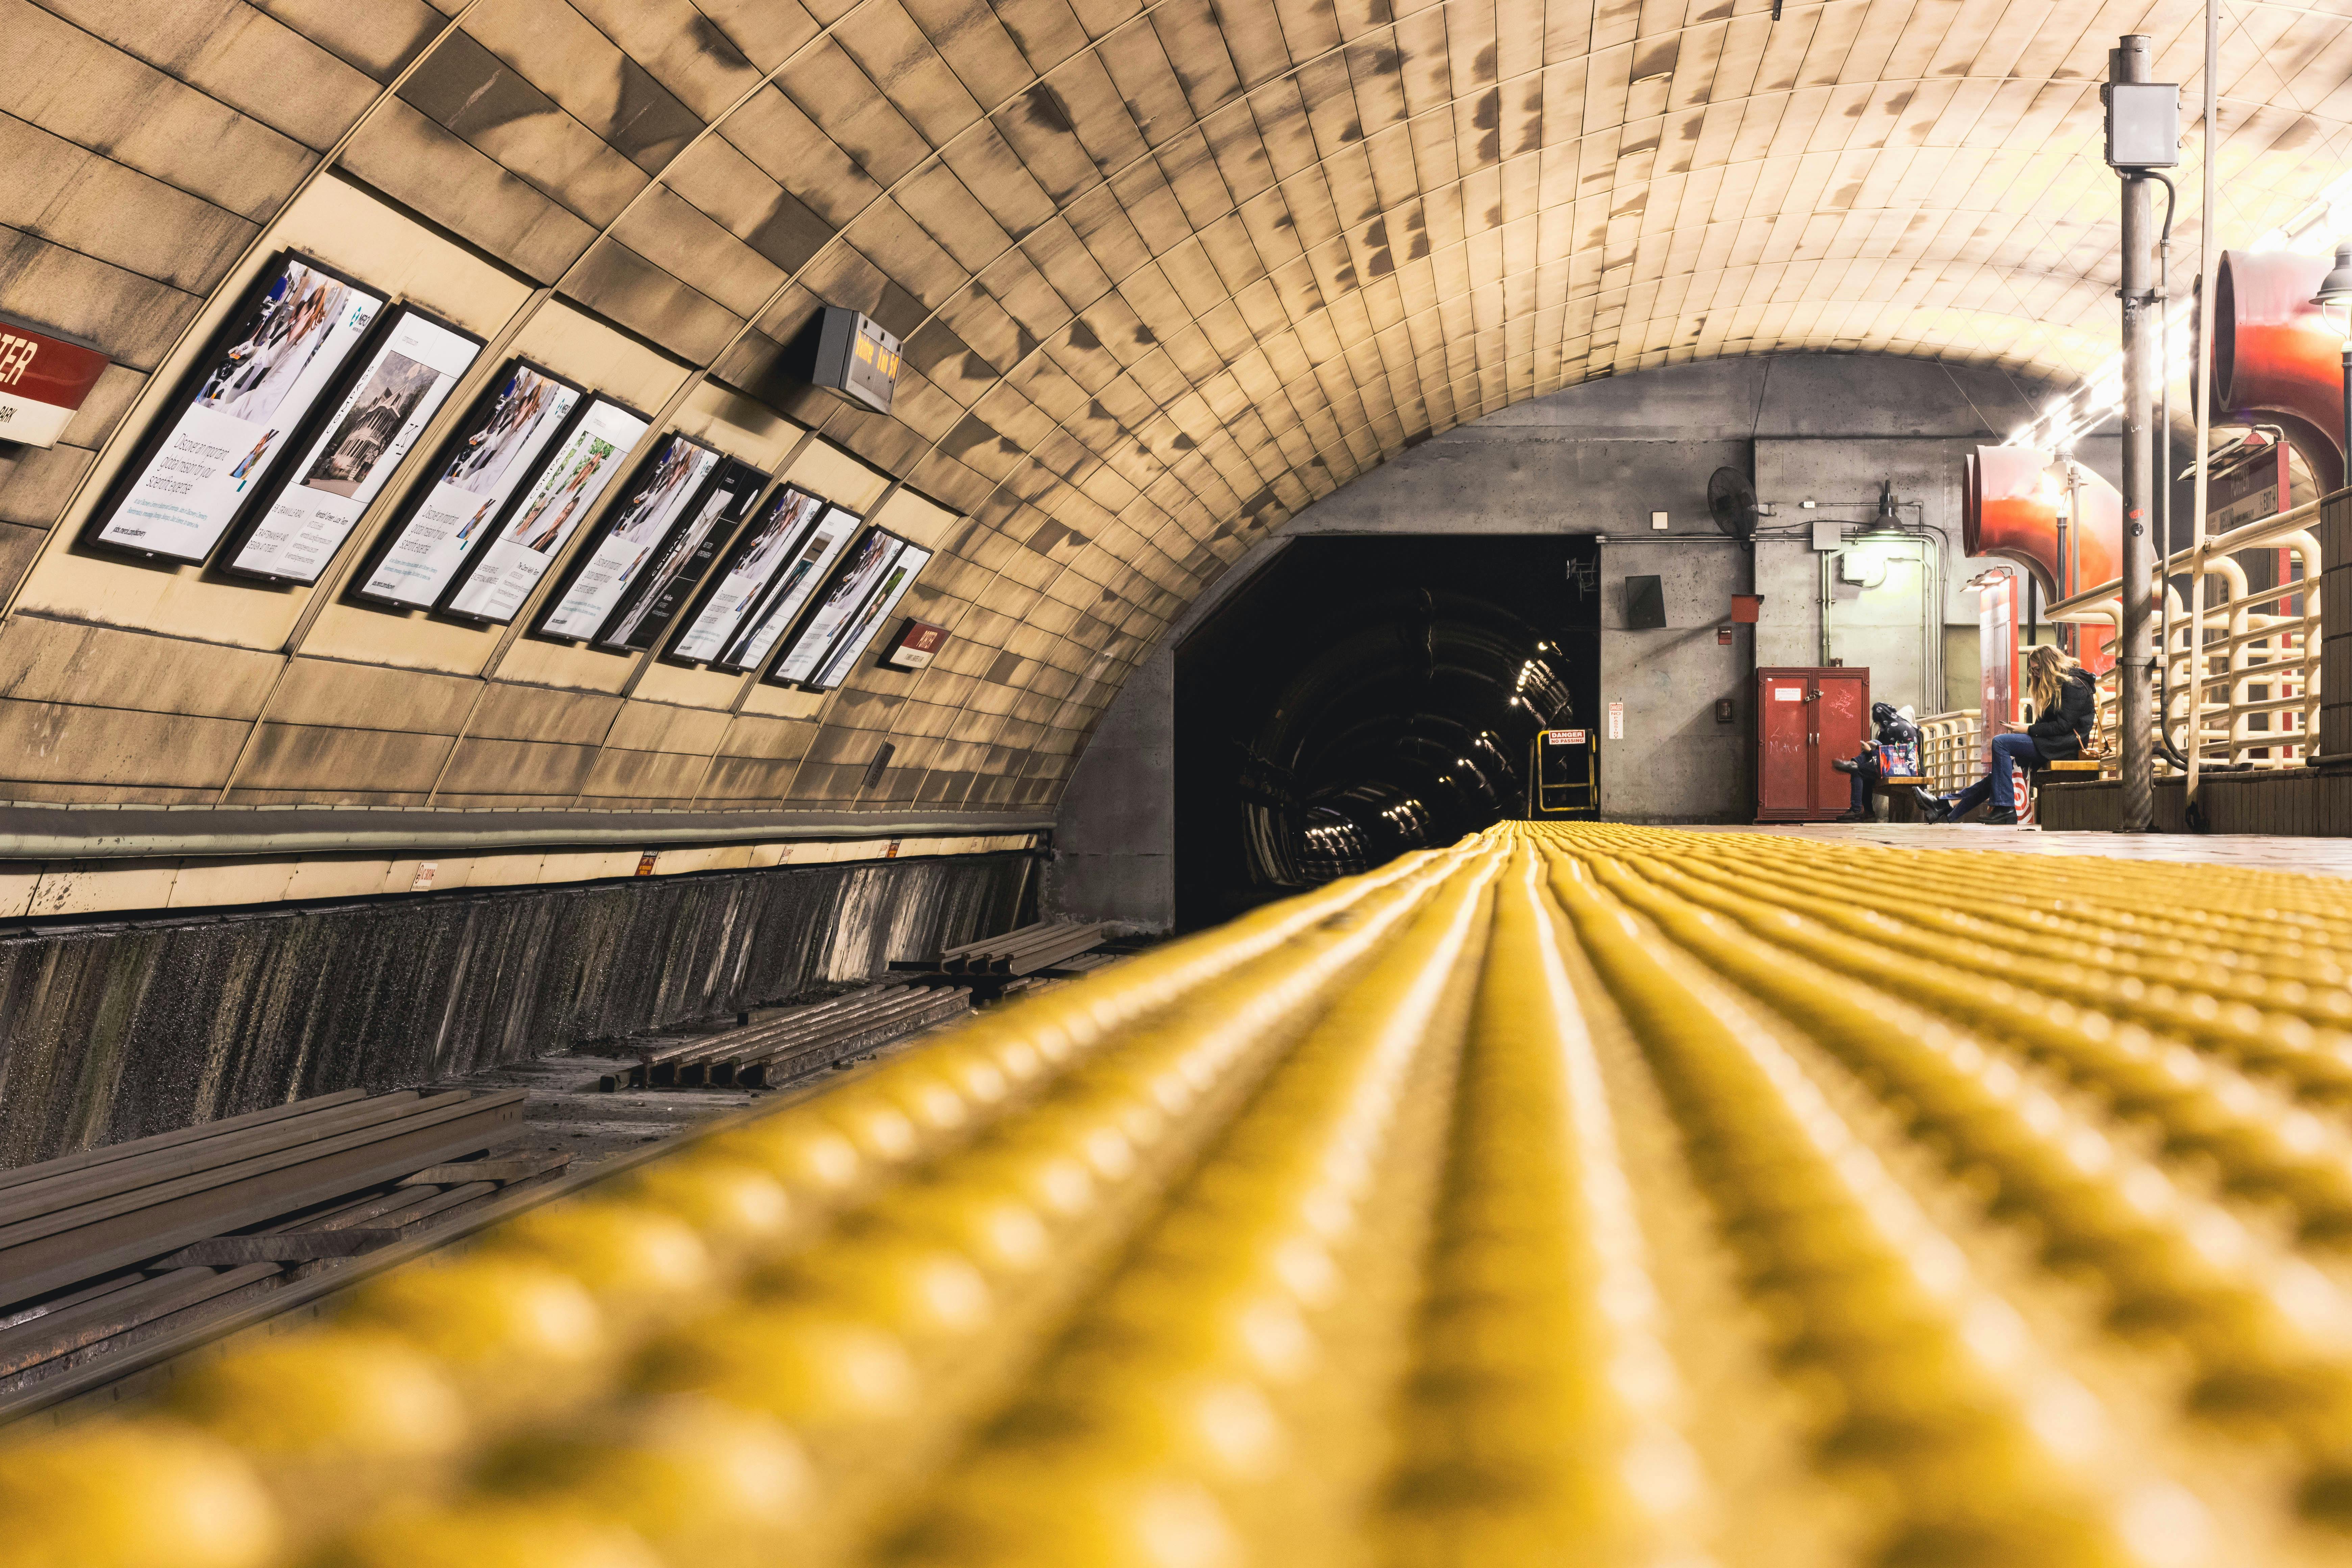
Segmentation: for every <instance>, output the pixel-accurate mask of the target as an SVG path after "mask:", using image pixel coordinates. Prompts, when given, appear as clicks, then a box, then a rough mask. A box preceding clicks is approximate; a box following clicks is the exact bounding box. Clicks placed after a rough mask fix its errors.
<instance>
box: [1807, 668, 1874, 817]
mask: <svg viewBox="0 0 2352 1568" xmlns="http://www.w3.org/2000/svg"><path fill="white" fill-rule="evenodd" d="M1813 694H1814V695H1813V703H1812V708H1813V747H1812V752H1813V759H1812V761H1813V769H1812V772H1813V808H1814V810H1816V811H1819V812H1821V813H1822V814H1824V815H1826V816H1837V815H1838V814H1839V813H1841V812H1843V811H1844V810H1845V809H1846V808H1847V807H1848V806H1850V805H1853V784H1850V783H1849V782H1847V778H1846V775H1845V774H1843V773H1840V772H1838V771H1837V769H1836V768H1835V767H1834V766H1833V765H1832V764H1833V763H1835V762H1836V760H1837V759H1838V758H1840V757H1850V756H1852V755H1853V754H1854V753H1855V752H1859V751H1860V750H1862V740H1863V731H1864V726H1865V725H1866V724H1867V723H1868V721H1869V719H1870V671H1868V670H1866V669H1822V670H1815V671H1814V672H1813Z"/></svg>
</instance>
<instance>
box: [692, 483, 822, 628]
mask: <svg viewBox="0 0 2352 1568" xmlns="http://www.w3.org/2000/svg"><path fill="white" fill-rule="evenodd" d="M822 510H824V500H821V499H820V498H818V497H816V496H813V495H811V494H809V493H808V491H806V490H804V489H800V488H798V487H797V486H793V485H782V486H780V487H778V488H777V489H776V492H775V493H774V494H773V495H771V496H770V497H769V498H768V504H767V505H765V506H763V507H761V509H760V515H759V518H758V520H757V521H754V522H753V523H752V524H751V527H749V528H747V529H745V530H744V531H743V533H742V536H741V537H740V538H739V539H738V540H737V541H736V542H735V548H734V550H733V551H731V552H730V553H729V554H728V557H727V561H726V564H725V565H724V566H723V567H721V568H720V570H719V575H718V577H717V579H716V580H715V581H713V582H712V584H711V585H710V591H709V593H708V594H706V595H703V599H702V602H701V604H699V605H697V606H696V607H695V611H694V615H693V617H692V618H691V619H689V620H688V622H687V623H686V626H685V628H684V629H683V630H681V631H680V632H679V633H678V635H677V641H676V642H675V643H673V644H671V645H670V650H669V657H670V658H676V659H693V660H703V659H715V658H718V657H719V655H720V654H721V653H722V652H724V651H726V647H727V644H728V642H729V640H730V639H731V638H732V637H734V635H735V632H736V630H737V628H738V627H740V626H742V624H743V621H744V618H745V617H746V616H748V615H749V614H750V613H751V608H752V606H753V605H755V604H757V603H758V602H759V599H760V596H761V595H762V594H764V593H766V592H767V589H768V585H769V584H771V583H772V582H774V581H775V578H776V574H777V573H778V572H779V571H780V570H782V566H783V563H784V562H785V560H786V559H787V558H788V556H789V555H790V552H792V551H793V550H794V549H795V548H797V547H798V546H799V545H800V544H801V543H802V542H803V541H804V540H805V538H806V537H807V534H808V531H809V529H810V527H811V526H812V525H813V524H814V522H815V521H816V517H817V514H818V513H819V512H820V511H822Z"/></svg>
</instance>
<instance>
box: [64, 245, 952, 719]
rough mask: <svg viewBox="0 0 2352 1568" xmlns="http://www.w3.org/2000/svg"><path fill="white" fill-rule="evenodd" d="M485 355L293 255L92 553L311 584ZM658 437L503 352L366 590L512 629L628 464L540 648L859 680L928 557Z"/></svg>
mask: <svg viewBox="0 0 2352 1568" xmlns="http://www.w3.org/2000/svg"><path fill="white" fill-rule="evenodd" d="M483 347H484V342H483V340H482V339H480V338H478V337H477V336H475V335H474V334H472V333H470V332H467V331H462V330H461V329H459V328H457V327H455V326H452V325H451V324H450V323H448V322H446V321H441V320H440V319H438V318H437V317H436V316H434V315H432V314H431V313H430V312H428V311H425V310H421V309H419V308H417V307H416V306H414V305H411V304H407V303H404V302H401V301H397V300H394V299H392V298H391V297H390V296H389V295H387V294H386V293H384V292H383V290H380V289H371V288H369V287H368V286H367V285H365V284H363V283H361V282H359V281H358V280H357V279H352V278H350V277H347V276H345V275H343V274H342V273H341V272H338V271H336V270H335V269H334V268H330V267H326V266H324V265H322V264H320V262H318V261H315V260H313V259H311V258H309V257H306V256H302V255H299V254H297V253H294V252H290V251H289V252H287V253H285V254H283V255H281V256H279V257H278V258H276V259H275V260H274V261H273V262H272V263H271V265H270V266H269V268H268V269H267V270H265V271H264V273H263V274H262V276H261V278H260V279H259V280H257V282H256V284H255V285H254V287H253V289H251V291H250V292H249V293H248V294H247V297H246V299H245V300H243V301H241V303H240V306H239V309H238V310H237V312H236V314H235V315H233V316H231V317H230V318H229V321H228V324H227V326H226V327H225V328H224V329H223V330H222V331H221V332H220V333H219V334H217V335H216V336H215V339H214V340H213V342H211V343H210V344H209V345H208V346H207V348H206V351H205V355H204V357H203V358H202V359H201V360H200V361H199V362H198V364H197V367H196V369H195V371H194V372H193V373H192V374H190V376H189V377H188V379H187V381H186V383H185V384H184V385H183V386H182V387H181V388H180V390H179V392H178V394H177V395H175V396H174V398H173V400H172V402H171V403H170V404H169V405H166V407H165V409H164V411H163V415H162V416H160V417H159V418H157V419H156V421H155V422H154V425H153V426H152V429H151V431H150V432H149V434H148V436H147V437H146V438H145V439H144V440H143V441H142V443H141V445H140V447H138V448H137V450H136V451H135V452H134V453H133V455H132V458H131V461H130V462H129V463H128V464H127V465H126V466H125V468H124V469H123V472H122V474H121V477H120V478H118V479H116V480H115V481H114V483H113V485H112V486H111V487H110V489H109V490H108V491H107V493H106V496H105V498H104V499H103V500H101V501H100V505H99V507H98V510H96V511H95V512H94V513H93V514H92V515H91V518H90V521H89V524H88V526H87V527H86V529H85V530H84V531H83V535H82V538H83V541H84V542H85V543H88V544H89V545H92V546H96V547H98V548H100V549H104V550H109V551H117V552H131V553H133V554H137V555H140V556H142V557H146V558H149V559H162V560H166V561H175V562H189V563H210V564H211V565H212V567H213V568H214V569H215V570H216V571H219V572H222V573H225V574H229V575H231V576H235V577H242V578H247V579H250V580H253V581H256V582H262V583H271V584H316V583H317V582H318V581H319V579H320V577H321V576H323V575H324V574H326V572H327V570H328V568H329V566H330V565H331V563H332V562H333V560H334V558H335V556H336V554H337V552H339V551H341V549H342V547H343V545H344V544H345V543H346V542H348V541H349V540H350V538H351V535H352V532H353V531H355V530H356V529H357V528H358V526H359V521H360V519H361V517H362V515H363V514H364V513H365V512H366V510H367V508H368V506H369V504H370V503H371V502H373V500H375V498H376V497H377V495H378V494H380V493H381V492H382V491H383V489H384V487H385V486H386V485H387V484H388V483H389V482H390V481H391V479H393V477H394V475H395V474H396V473H397V472H398V471H399V469H400V468H401V466H402V463H403V460H404V458H406V457H407V456H408V454H409V450H410V448H411V447H414V446H415V443H416V441H417V439H418V437H420V436H422V435H423V433H424V431H425V427H426V426H428V425H430V424H431V423H432V421H433V419H434V417H435V416H436V415H437V414H438V413H439V412H440V411H441V408H442V406H443V405H444V404H446V402H447V401H448V398H449V395H450V394H451V392H452V391H454V390H455V388H456V387H457V384H458V383H459V382H460V381H461V380H462V379H463V378H464V377H465V376H466V375H467V373H468V372H470V371H471V370H472V369H473V367H474V363H475V361H476V360H477V359H478V358H479V357H480V355H481V353H482V350H483ZM651 427H652V426H651V421H650V420H649V419H648V418H647V417H646V416H645V415H644V414H642V413H640V412H638V411H637V410H635V409H634V408H632V407H630V406H629V405H626V404H625V403H623V402H621V401H620V400H618V399H616V398H614V397H612V396H609V395H605V394H603V393H598V392H593V391H590V390H588V389H587V388H584V387H582V386H579V385H577V384H573V383H572V382H570V381H567V380H565V379H564V378H563V377H562V376H560V375H557V374H555V373H554V372H552V371H551V370H549V369H548V368H547V367H545V366H543V365H541V364H537V363H532V362H531V361H530V360H528V359H523V358H520V357H518V358H515V359H512V360H510V361H509V362H508V363H506V364H505V365H504V366H503V367H502V368H501V369H500V370H499V374H497V375H496V376H494V377H493V378H492V379H491V381H490V382H489V384H488V385H487V386H486V387H485V388H484V390H483V392H482V395H481V396H480V397H479V398H478V400H477V401H476V402H475V404H474V405H473V406H472V407H471V408H469V409H468V410H467V412H466V414H465V416H463V417H462V418H461V419H460V420H459V421H458V423H457V426H456V428H455V429H454V430H452V432H451V433H450V435H449V437H448V438H447V439H446V441H445V442H444V443H443V444H442V446H441V447H440V448H439V450H438V451H436V453H435V454H434V456H433V458H432V461H431V464H430V466H429V467H428V468H427V469H426V471H425V476H424V477H423V478H421V479H419V480H418V481H417V482H416V483H415V484H414V485H413V486H412V487H411V489H410V492H409V494H408V495H407V496H406V497H405V498H404V500H403V502H402V504H401V507H400V509H399V510H398V511H396V512H395V513H394V517H393V518H392V520H391V521H390V522H389V523H388V524H387V526H385V528H384V529H383V531H382V532H381V533H380V534H379V536H378V537H377V539H376V541H375V542H374V544H373V547H372V548H371V549H370V551H369V552H368V554H367V556H366V557H365V558H364V559H363V560H362V563H361V564H360V566H359V568H358V569H357V571H355V572H354V573H353V574H352V580H351V584H350V586H349V587H348V589H347V591H346V596H347V597H349V598H350V599H352V600H353V601H354V602H357V603H361V604H370V605H378V606H381V607H383V608H386V609H392V610H425V611H429V612H431V613H433V614H435V615H437V616H447V617H451V618H454V619H458V620H463V621H466V622H469V623H471V624H475V625H484V626H503V625H506V624H508V623H509V622H511V621H512V620H514V619H515V617H516V616H519V615H520V614H521V613H522V610H523V607H524V606H525V605H527V604H528V603H529V602H530V597H531V595H532V594H533V593H534V592H535V591H536V590H537V589H538V587H539V585H540V583H541V579H542V578H544V577H545V576H546V575H547V574H548V572H549V570H550V568H551V566H552V565H553V564H554V563H555V562H556V561H557V560H558V559H559V558H561V557H562V555H563V553H564V550H565V547H566V546H567V545H568V544H569V543H570V542H572V536H573V535H574V534H575V533H577V532H578V531H579V530H580V527H581V525H582V524H583V522H584V521H586V519H587V517H588V515H589V513H590V512H591V511H593V510H594V509H595V507H596V504H597V501H598V500H599V498H600V497H602V496H603V495H604V491H605V489H607V488H608V487H609V486H611V485H612V484H613V483H614V481H615V480H616V479H618V478H619V477H620V476H621V475H623V474H624V473H626V474H627V475H628V478H627V481H626V483H625V487H624V488H623V489H622V490H621V491H620V492H619V496H618V499H617V501H616V503H615V504H614V506H613V507H612V508H611V509H610V510H608V511H607V512H606V513H605V516H604V521H603V522H602V523H601V524H600V525H599V527H598V529H597V531H596V533H595V536H594V537H593V539H592V540H590V541H589V542H586V543H585V544H583V546H582V547H581V549H580V550H579V551H577V552H575V553H574V554H573V555H572V559H571V564H570V567H569V569H568V570H567V572H566V573H565V574H564V576H563V578H562V581H561V582H560V583H559V584H557V585H556V587H555V589H554V591H553V592H552V593H551V594H550V595H549V596H548V602H547V604H546V605H545V606H544V607H543V608H542V610H541V614H540V617H539V619H538V621H537V622H536V623H535V624H534V626H532V627H531V631H532V633H533V635H534V636H538V637H547V638H551V639H553V640H557V641H563V642H572V643H580V644H586V645H588V646H590V647H599V648H604V649H607V650H610V651H614V652H627V651H632V650H644V649H646V648H652V647H656V646H657V645H659V644H661V642H662V640H663V638H664V636H665V634H666V633H669V632H671V631H672V629H673V628H675V635H674V636H671V637H669V641H668V645H667V647H662V649H661V657H663V658H667V659H671V660H674V661H677V662H681V663H690V664H705V665H709V666H710V667H712V668H718V669H721V670H726V671H730V672H733V673H741V672H745V671H749V670H752V669H756V668H762V667H763V666H766V665H767V664H768V661H769V659H770V657H771V655H774V656H775V657H774V662H773V665H772V668H768V670H767V674H766V677H765V679H768V680H771V681H773V682H775V683H778V684H782V685H791V686H799V687H803V688H805V689H811V690H820V691H822V690H830V689H833V688H834V687H836V686H838V685H840V684H841V682H842V681H843V680H845V679H847V677H848V675H849V672H850V671H851V670H852V669H854V668H856V662H857V659H858V658H859V657H860V656H861V655H862V654H863V653H864V652H865V650H866V647H867V646H868V645H869V644H870V643H871V642H872V641H873V638H874V637H875V635H876V633H877V632H878V631H879V630H880V628H881V626H882V625H883V623H884V622H885V621H886V620H887V617H888V616H889V615H890V613H891V611H892V610H894V609H896V608H897V606H898V602H899V600H900V599H901V598H903V597H904V596H905V595H906V592H907V590H908V586H909V585H911V584H912V583H913V581H914V578H915V575H916V574H917V573H919V571H921V570H922V567H923V565H924V564H925V563H928V562H929V559H930V552H929V551H927V550H923V549H921V548H919V547H918V546H916V545H915V544H913V543H912V542H909V541H908V540H905V539H903V538H900V537H899V536H898V535H897V534H894V533H891V532H889V531H887V530H883V529H878V528H865V527H864V526H863V525H864V519H863V518H861V517H860V516H859V515H858V514H856V513H855V512H853V511H850V510H847V509H846V508H844V507H839V506H835V505H834V504H833V503H832V502H830V501H827V500H824V498H823V497H820V496H816V495H813V494H811V493H809V492H808V491H807V490H805V489H801V488H800V487H797V486H793V485H778V486H776V487H775V488H774V489H772V490H771V489H770V483H769V476H767V475H766V474H764V473H762V472H761V470H759V469H758V468H752V467H751V466H750V465H748V464H745V463H741V462H739V461H737V460H736V459H734V458H729V457H726V456H725V455H723V454H722V453H720V452H719V451H718V450H716V449H715V448H713V447H709V446H707V445H705V444H703V443H702V442H699V441H697V440H695V439H693V438H692V437H688V436H686V435H684V434H682V433H679V432H676V431H673V432H671V433H669V434H667V435H666V436H664V437H661V438H660V439H658V440H656V441H655V442H653V443H652V445H651V447H649V448H648V449H646V451H645V452H644V455H643V456H642V458H640V457H639V456H638V454H639V449H640V448H641V447H645V445H646V436H647V433H648V432H649V431H650V429H651ZM633 459H635V466H634V468H633V467H632V466H631V465H632V461H633ZM763 498H764V504H762V503H763ZM747 520H752V521H749V525H748V526H746V524H747ZM861 529H862V530H863V531H862V532H861ZM714 564H715V565H716V567H717V570H716V571H715V572H714V571H713V570H712V568H713V566H714ZM803 612H806V616H805V620H804V622H803ZM788 634H790V635H788ZM780 647H781V649H782V651H781V652H778V651H777V650H778V649H779V648H780Z"/></svg>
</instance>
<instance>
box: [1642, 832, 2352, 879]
mask: <svg viewBox="0 0 2352 1568" xmlns="http://www.w3.org/2000/svg"><path fill="white" fill-rule="evenodd" d="M1681 831H1685V832H1690V833H1761V834H1769V835H1771V836H1773V837H1788V838H1803V839H1812V840H1816V841H1819V842H1822V843H1829V844H1876V845H1881V846H1884V847H1887V848H1891V849H1997V850H2000V851H2002V852H2004V853H2007V854H2012V855H2096V856H2100V857H2102V858H2106V859H2110V860H2148V861H2157V862H2161V863H2164V864H2167V865H2174V866H2240V867H2244V868H2248V869H2250V870H2263V871H2301V872H2304V873H2306V874H2307V875H2310V876H2315V877H2352V838H2289V837H2279V836H2275V835H2271V834H2259V833H2201V834H2200V833H2053V832H2049V831H2046V830H2045V829H2042V828H2039V827H1989V826H1984V825H1983V824H1981V823H1959V824H1956V825H1948V826H1931V825H1929V824H1927V823H1895V822H1880V823H1843V822H1818V823H1816V822H1786V823H1762V824H1759V825H1756V826H1738V825H1736V824H1712V823H1710V824H1705V825H1696V826H1687V827H1685V828H1683V829H1681Z"/></svg>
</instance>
